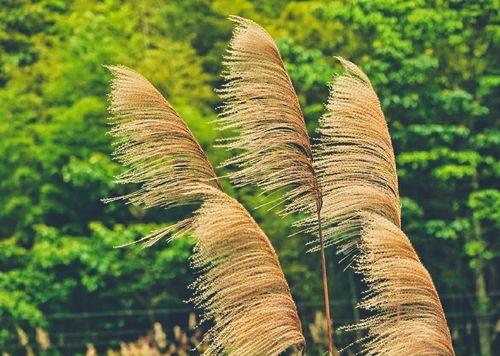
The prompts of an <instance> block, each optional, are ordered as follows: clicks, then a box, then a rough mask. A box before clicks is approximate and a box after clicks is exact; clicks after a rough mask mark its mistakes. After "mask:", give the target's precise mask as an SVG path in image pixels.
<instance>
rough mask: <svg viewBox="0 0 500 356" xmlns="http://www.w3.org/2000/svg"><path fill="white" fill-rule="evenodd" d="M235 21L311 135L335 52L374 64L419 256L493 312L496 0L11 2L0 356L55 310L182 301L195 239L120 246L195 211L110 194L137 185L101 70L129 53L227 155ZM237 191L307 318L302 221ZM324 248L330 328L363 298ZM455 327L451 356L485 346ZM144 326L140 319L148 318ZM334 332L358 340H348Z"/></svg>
mask: <svg viewBox="0 0 500 356" xmlns="http://www.w3.org/2000/svg"><path fill="white" fill-rule="evenodd" d="M228 14H237V15H242V16H246V17H250V18H252V19H254V20H256V21H258V22H260V23H262V24H263V25H264V26H265V27H266V28H268V29H269V30H270V32H271V34H272V35H273V36H274V37H275V38H277V39H278V45H279V48H280V50H281V53H282V55H283V58H284V60H285V62H286V66H287V69H288V70H289V72H290V74H291V77H292V80H293V82H294V85H295V87H296V89H297V92H298V94H299V99H300V101H301V104H302V107H303V110H304V113H305V116H306V119H307V121H308V122H307V124H308V128H309V129H310V131H311V133H313V132H314V129H315V127H316V126H317V119H318V117H319V116H320V115H321V114H322V112H323V104H324V102H325V100H326V98H327V95H328V90H327V84H328V83H329V82H330V81H331V80H332V79H333V74H334V73H335V72H337V71H338V70H339V67H338V66H337V64H336V62H335V60H334V59H333V57H332V56H333V55H341V56H344V57H347V58H348V59H350V60H352V61H354V62H356V63H357V64H358V65H360V67H361V68H362V69H363V70H365V71H366V72H367V74H368V75H369V77H370V78H371V80H372V82H373V85H374V87H375V90H376V91H377V93H378V94H379V96H380V99H381V102H382V106H383V109H384V112H385V113H386V117H387V119H388V121H389V125H390V130H391V135H392V138H393V142H394V147H395V150H396V154H397V162H398V172H399V178H400V190H401V194H402V196H403V198H402V204H403V224H404V227H405V230H406V232H407V233H408V235H409V236H410V238H411V239H412V240H413V241H414V243H415V246H416V249H417V251H418V252H419V255H420V256H421V259H422V261H423V263H424V265H426V266H427V267H428V268H429V271H430V273H431V274H432V276H433V279H434V281H435V283H436V285H437V288H438V290H439V291H440V293H441V294H442V295H446V294H450V293H452V294H467V295H475V296H477V297H476V298H475V299H474V300H473V304H474V305H475V306H476V307H477V308H476V310H480V311H481V312H482V313H493V312H494V311H495V310H498V307H499V306H498V305H495V303H494V302H493V301H492V300H493V299H491V300H490V299H488V298H483V297H481V295H482V294H481V293H483V292H484V293H486V295H487V294H488V293H489V292H498V290H499V285H498V278H495V277H496V275H495V272H494V269H495V266H498V258H499V257H500V256H499V251H500V247H499V241H498V238H497V237H498V235H499V232H500V215H499V214H500V213H499V212H500V192H499V190H498V183H497V182H498V179H499V175H500V164H499V162H498V156H499V150H498V148H499V147H500V132H499V128H498V117H499V103H498V96H499V95H498V94H499V84H500V73H499V69H498V65H497V62H498V47H499V40H500V26H499V25H498V23H499V18H498V4H497V3H496V2H495V1H492V0H481V1H460V0H454V1H430V0H418V1H403V0H390V1H382V0H376V1H364V0H363V1H285V0H273V1H260V0H258V1H249V0H236V1H235V0H232V1H226V0H214V1H208V0H187V1H180V0H175V1H165V2H157V1H152V0H147V1H138V0H105V1H92V0H73V1H59V0H41V1H25V0H23V1H11V0H5V1H2V2H1V6H0V103H2V104H1V105H0V136H1V139H0V207H1V209H0V266H1V268H0V320H1V322H0V349H4V348H7V347H11V346H12V345H13V344H16V343H17V340H16V338H17V336H16V332H15V330H16V328H18V327H21V328H23V329H25V330H28V331H29V330H32V331H33V330H34V328H36V327H43V328H47V329H48V331H49V334H51V335H54V333H56V332H57V330H60V329H58V326H57V319H53V318H51V316H53V315H60V314H61V313H62V314H68V313H80V312H96V313H97V312H105V311H109V310H125V309H126V310H137V309H154V308H170V307H175V306H180V305H182V304H181V303H182V300H183V299H185V298H186V297H187V295H188V292H187V291H186V287H187V285H188V283H189V281H190V279H191V278H192V277H191V272H190V270H189V268H188V262H187V261H186V259H187V257H188V255H189V251H190V242H189V241H188V240H184V241H178V242H176V243H174V244H172V245H170V246H168V247H167V246H165V245H164V244H161V243H160V244H159V245H158V246H156V247H155V248H153V249H150V250H140V249H139V248H138V247H137V246H133V247H129V248H126V249H113V246H116V245H119V244H121V243H125V242H130V241H133V240H134V239H136V238H139V237H140V236H143V235H144V234H145V233H147V232H148V231H149V230H150V229H152V228H154V227H155V226H158V225H162V226H163V225H165V224H168V223H170V222H172V221H175V220H177V219H178V218H179V217H182V216H184V214H185V213H186V210H185V209H189V208H182V209H177V210H175V211H170V212H167V213H165V212H164V211H162V210H161V209H155V210H152V211H144V210H143V209H141V208H139V207H132V206H125V205H123V204H120V203H114V204H110V205H104V204H102V203H101V202H100V199H101V198H103V197H109V196H115V195H118V194H121V193H124V192H127V191H129V189H131V188H130V187H122V186H116V185H115V184H114V183H113V182H112V177H113V176H114V175H116V174H118V173H119V172H120V170H121V168H120V167H119V165H118V164H116V163H115V162H113V161H112V159H111V157H110V155H109V153H110V152H111V144H110V138H109V136H107V135H106V134H105V133H106V131H107V129H108V125H107V124H106V117H107V113H106V105H107V103H106V94H107V92H108V91H109V75H108V73H107V71H106V69H105V68H104V67H103V65H104V64H115V63H120V64H124V65H127V66H130V67H132V68H134V69H136V70H138V71H139V72H141V73H142V74H144V75H145V76H147V77H148V78H149V79H150V80H151V81H152V82H153V84H155V85H156V86H158V88H160V90H161V91H162V92H163V94H165V96H166V97H167V98H168V99H169V100H170V101H171V102H172V103H173V104H174V105H175V106H176V108H177V110H178V111H179V112H180V113H181V114H182V116H183V117H184V118H185V119H186V121H187V122H188V123H189V125H190V127H191V128H192V130H193V132H194V133H195V135H196V136H197V137H198V139H199V140H200V142H201V144H202V146H203V148H204V149H206V150H207V152H208V155H209V157H210V158H211V159H212V161H213V162H214V163H219V162H221V161H222V160H224V159H225V158H227V157H228V156H229V153H227V152H221V151H220V150H218V149H216V148H214V147H213V143H214V142H215V140H216V138H217V137H218V134H219V133H218V132H217V131H216V130H214V129H213V125H212V124H211V122H212V121H213V119H214V117H215V115H216V112H217V110H214V108H215V107H216V106H217V105H218V100H217V96H216V95H215V94H214V92H213V90H212V87H214V86H215V87H217V86H219V85H220V84H221V81H220V76H219V74H220V68H221V60H222V55H223V53H224V48H225V47H226V45H227V41H228V39H229V37H230V32H231V28H232V25H231V23H230V22H229V21H227V20H226V19H225V17H226V16H227V15H228ZM219 173H220V174H223V173H224V172H219ZM223 184H224V185H225V186H226V187H228V184H227V182H223ZM228 191H231V192H232V193H233V194H235V195H236V196H238V198H239V199H240V200H241V201H242V202H243V203H244V204H246V205H247V206H248V207H249V208H250V211H252V212H253V215H254V216H255V217H256V220H257V221H258V222H259V223H261V225H262V227H263V229H264V230H265V231H266V233H267V234H268V235H269V236H270V238H271V240H272V241H273V244H274V245H275V247H276V250H277V251H278V253H279V256H280V259H281V262H282V264H283V267H284V270H285V273H286V275H287V278H288V280H289V282H290V285H291V288H292V292H293V293H294V297H295V298H296V300H297V301H298V302H299V303H301V305H304V306H303V307H302V306H301V308H302V309H301V311H302V314H303V315H302V316H303V319H304V324H305V325H307V323H308V322H310V321H312V312H311V311H312V309H308V307H307V306H308V305H315V304H320V303H321V293H320V290H321V289H320V288H321V285H320V278H319V261H318V259H317V256H315V255H305V253H304V251H305V250H306V246H304V242H305V241H308V237H306V236H301V235H298V236H294V237H290V236H289V235H291V234H292V233H294V232H296V231H295V229H293V228H292V226H291V225H292V223H293V221H295V219H297V217H289V218H286V219H284V220H279V219H278V218H277V216H276V214H275V212H269V211H268V210H267V209H266V208H260V209H256V210H253V209H252V208H254V207H257V206H258V205H260V204H261V203H262V202H263V201H262V198H261V197H260V196H259V195H258V192H257V191H255V190H253V189H249V188H247V189H242V190H234V189H230V188H229V187H228ZM327 253H328V258H329V261H331V266H330V268H331V269H332V271H331V273H330V275H332V276H333V278H332V282H333V287H332V290H333V305H334V307H333V315H334V320H335V319H337V320H339V324H342V323H343V320H351V319H352V318H353V316H354V317H355V315H356V314H355V312H352V310H351V309H350V308H346V305H345V304H336V301H339V302H341V301H342V300H351V299H353V298H356V297H357V294H358V293H357V290H359V289H361V284H359V283H357V284H356V283H354V282H353V280H352V276H351V275H349V274H346V273H342V271H341V268H340V267H339V266H338V265H337V264H334V262H333V261H335V262H337V257H336V256H335V254H334V251H333V249H331V250H329V251H327ZM481 280H483V281H484V283H482V282H481ZM481 288H482V289H481ZM302 303H303V304H302ZM444 305H445V309H447V308H449V309H447V311H449V310H451V311H452V312H453V311H454V309H453V308H459V309H460V308H462V309H463V306H460V305H459V306H458V307H457V306H455V305H452V304H447V302H446V300H444ZM347 306H349V304H347ZM466 307H468V308H469V309H472V306H471V305H470V304H467V306H466ZM319 308H320V307H318V308H317V309H319ZM458 312H462V310H458ZM469 319H470V318H469ZM469 319H468V322H469V321H470V320H469ZM449 321H450V323H451V325H452V332H455V333H458V334H457V335H458V338H457V339H456V340H455V346H456V348H457V352H458V353H459V354H461V353H464V354H476V353H478V352H479V351H478V350H482V352H483V355H487V346H485V342H486V341H485V340H486V339H484V338H483V336H481V335H484V329H483V331H481V335H479V339H480V341H479V342H477V341H476V339H477V338H476V334H473V336H471V337H470V338H468V336H465V333H463V330H462V329H459V328H458V326H457V328H455V329H454V326H455V325H458V324H455V320H454V319H453V318H451V319H450V318H449ZM493 321H494V320H491V322H493ZM130 322H131V321H130V319H126V318H123V317H118V318H116V319H109V320H104V319H99V320H98V321H95V320H88V321H84V322H82V324H80V323H79V322H76V321H75V322H74V323H71V322H68V324H67V325H65V328H68V329H69V330H73V331H78V330H83V329H89V330H112V329H123V328H126V326H127V325H128V323H130ZM141 323H142V324H140V325H139V326H137V327H141V328H147V327H150V324H148V321H147V320H146V321H144V320H143V321H141ZM137 327H136V328H137ZM486 331H488V330H486ZM489 332H490V334H491V333H493V330H492V329H491V328H490V330H489ZM135 336H137V335H131V337H132V338H134V337H135ZM337 336H338V337H341V338H342V343H343V344H345V345H347V344H348V341H349V340H350V339H348V338H347V339H346V342H344V337H346V336H345V335H337ZM490 339H492V337H491V338H490ZM471 340H472V341H471ZM497 340H498V337H497ZM490 341H491V340H490ZM496 342H498V341H496ZM82 350H83V349H82ZM485 350H486V351H485ZM80 351H81V350H80ZM311 352H314V346H313V347H312V348H311Z"/></svg>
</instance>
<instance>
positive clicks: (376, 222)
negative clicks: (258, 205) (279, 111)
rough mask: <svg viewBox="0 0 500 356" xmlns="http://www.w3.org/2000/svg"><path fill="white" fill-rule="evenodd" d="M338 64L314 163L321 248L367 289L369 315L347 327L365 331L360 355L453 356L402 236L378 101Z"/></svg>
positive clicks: (435, 300)
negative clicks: (346, 259)
mask: <svg viewBox="0 0 500 356" xmlns="http://www.w3.org/2000/svg"><path fill="white" fill-rule="evenodd" d="M338 59H339V61H340V62H341V63H342V65H343V66H344V68H345V70H346V73H345V74H343V75H341V76H338V77H337V78H335V80H334V82H333V83H332V85H331V88H330V98H329V101H328V103H327V106H326V108H327V113H326V114H325V115H324V116H323V117H322V118H321V120H320V129H319V132H320V134H321V139H320V143H319V144H318V145H317V146H316V147H315V157H316V159H317V160H316V162H317V164H318V167H321V169H320V170H319V175H320V181H321V183H322V187H323V192H324V195H323V197H324V206H325V208H324V215H325V216H326V219H325V220H326V221H328V222H329V224H330V225H329V226H327V227H326V229H325V233H326V234H325V235H326V236H327V241H326V242H327V244H331V243H337V244H339V245H340V249H339V250H340V252H341V253H345V254H346V255H347V256H350V257H351V258H352V260H351V264H352V266H353V268H354V270H355V271H356V272H358V273H360V274H361V275H362V276H363V280H364V281H366V283H367V289H368V291H367V292H366V293H365V295H364V297H363V300H362V301H361V302H360V304H359V307H360V308H363V309H365V310H367V311H369V312H371V313H372V316H370V317H367V318H366V319H364V320H362V321H361V322H360V323H359V324H358V325H354V326H352V327H348V328H347V329H366V330H367V331H368V337H367V339H365V340H364V341H365V342H364V343H363V353H364V354H366V355H448V356H449V355H454V351H453V347H452V343H451V337H450V332H449V330H448V326H447V323H446V317H445V315H444V312H443V308H442V306H441V302H440V300H439V296H438V294H437V291H436V288H435V286H434V284H433V282H432V279H431V276H430V275H429V273H428V272H427V270H426V269H425V267H424V266H423V265H422V263H421V262H420V260H419V258H418V256H417V254H416V252H415V250H414V249H413V247H412V245H411V243H410V241H409V239H408V238H407V237H406V235H405V234H404V233H403V231H402V230H401V222H400V216H401V212H400V202H399V193H398V182H397V173H396V163H395V159H394V151H393V148H392V143H391V138H390V136H389V131H388V128H387V124H386V121H385V118H384V115H383V113H382V110H381V108H380V103H379V101H378V98H377V95H376V94H375V92H374V90H373V88H372V86H371V84H370V81H369V80H368V78H367V76H366V75H365V74H364V73H363V72H362V71H361V70H360V69H359V68H358V67H357V66H355V65H354V64H353V63H351V62H349V61H346V60H344V59H342V58H338ZM309 223H310V224H311V223H312V222H309ZM316 248H319V247H318V246H317V247H316Z"/></svg>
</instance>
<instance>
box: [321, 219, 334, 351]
mask: <svg viewBox="0 0 500 356" xmlns="http://www.w3.org/2000/svg"><path fill="white" fill-rule="evenodd" d="M318 235H319V243H320V254H321V276H322V278H321V280H322V283H323V300H324V303H325V317H326V320H327V325H326V331H327V333H328V354H329V355H333V348H334V347H335V345H334V343H333V338H332V328H333V324H332V323H333V322H332V318H331V316H330V297H329V296H328V277H327V275H326V258H325V246H324V244H323V229H322V228H321V209H318Z"/></svg>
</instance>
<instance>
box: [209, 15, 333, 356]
mask: <svg viewBox="0 0 500 356" xmlns="http://www.w3.org/2000/svg"><path fill="white" fill-rule="evenodd" d="M231 19H232V20H233V21H234V22H235V23H236V28H235V29H234V31H233V38H232V39H231V42H230V45H229V49H228V54H227V56H226V58H225V61H224V64H225V66H226V73H225V75H224V77H225V79H226V81H227V82H226V84H225V85H224V86H223V87H222V88H221V90H220V96H221V98H222V99H223V101H224V110H223V112H222V114H221V116H220V118H219V120H218V121H219V124H220V127H221V128H222V129H229V130H232V131H234V132H235V133H236V136H235V137H232V138H229V139H226V140H225V141H223V143H222V146H224V147H226V148H228V149H234V150H238V151H242V152H241V153H240V154H238V155H237V156H235V157H234V158H232V159H230V160H228V161H226V162H224V165H225V166H228V165H236V166H237V167H238V168H239V170H238V171H236V172H234V173H231V174H230V178H231V179H232V181H233V183H235V184H236V185H237V186H242V185H246V184H256V185H257V186H259V187H260V188H261V189H262V190H263V191H264V192H273V191H277V190H283V189H284V188H285V187H286V188H288V190H287V191H286V192H285V193H284V201H285V211H284V212H285V213H305V214H306V215H308V216H310V219H311V220H313V221H314V222H315V228H314V232H315V234H316V236H318V238H319V241H320V255H321V266H322V282H323V292H324V303H325V314H326V322H327V333H328V338H329V340H328V341H329V342H328V349H329V350H328V351H329V354H330V355H333V352H334V351H333V350H334V344H333V336H332V322H331V316H330V306H329V296H328V282H327V274H326V261H325V254H324V248H323V246H322V243H323V235H322V228H321V224H322V221H323V218H322V211H323V209H322V208H323V206H324V205H323V192H322V187H321V186H320V184H319V181H318V175H317V173H316V171H315V166H314V163H313V155H312V148H311V143H310V140H309V136H308V133H307V129H306V125H305V121H304V115H303V114H302V110H301V108H300V104H299V100H298V98H297V95H296V93H295V90H294V88H293V85H292V81H291V79H290V76H289V75H288V72H287V71H286V69H285V66H284V64H283V61H282V59H281V55H280V53H279V50H278V48H277V46H276V44H275V43H274V40H273V39H272V37H271V36H270V35H269V34H268V33H267V32H266V31H265V30H264V29H263V28H262V27H260V26H259V25H258V24H256V23H255V22H253V21H251V20H247V19H243V18H241V17H235V16H232V17H231Z"/></svg>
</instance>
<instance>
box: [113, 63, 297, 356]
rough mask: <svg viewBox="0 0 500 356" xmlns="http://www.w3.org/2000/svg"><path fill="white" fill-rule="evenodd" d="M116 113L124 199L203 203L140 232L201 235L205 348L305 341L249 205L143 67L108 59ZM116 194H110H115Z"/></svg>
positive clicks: (258, 351)
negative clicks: (234, 194) (128, 189)
mask: <svg viewBox="0 0 500 356" xmlns="http://www.w3.org/2000/svg"><path fill="white" fill-rule="evenodd" d="M109 69H110V70H111V72H112V73H113V75H114V80H113V83H112V92H111V95H110V97H111V105H110V112H111V113H112V115H113V118H112V119H111V120H112V121H111V122H112V124H113V125H114V126H113V128H112V130H111V134H112V135H113V136H115V137H116V141H117V146H116V149H115V152H114V154H115V156H116V158H117V159H118V160H119V161H120V162H122V163H123V164H124V165H125V166H126V167H128V170H127V171H125V173H123V174H122V175H120V176H119V177H118V181H119V182H121V183H135V184H140V188H139V189H138V190H137V191H135V192H133V193H131V194H128V195H125V196H121V197H118V198H114V199H125V200H128V201H129V202H131V203H133V204H140V205H143V206H145V207H154V206H166V207H168V206H175V205H178V204H186V203H194V202H198V203H201V206H200V208H199V209H198V210H197V211H196V212H195V213H194V214H193V216H191V217H189V218H187V219H185V220H183V221H181V222H179V223H177V224H174V225H172V226H168V227H166V228H164V229H160V230H158V231H155V232H153V233H152V234H151V235H149V236H147V237H146V238H144V239H142V241H143V242H145V244H146V246H147V245H150V244H152V243H154V242H156V241H158V240H159V239H161V238H162V237H164V236H166V235H168V236H170V239H174V238H179V237H181V236H184V235H186V234H193V235H194V237H195V247H194V254H193V256H192V258H191V261H192V264H193V266H194V267H195V268H196V269H197V270H199V271H200V276H199V277H198V279H197V280H196V281H195V283H194V284H193V288H194V290H195V296H194V298H193V302H194V304H195V305H197V306H199V307H202V308H203V309H204V312H205V314H204V320H206V321H208V322H209V323H210V324H212V325H213V326H212V327H211V328H210V329H209V331H208V332H207V334H206V336H205V341H206V342H207V343H208V344H209V345H210V347H209V349H208V350H207V351H206V352H205V354H206V355H218V354H222V353H229V354H234V355H248V356H252V355H278V354H279V353H280V352H282V351H284V350H286V349H288V348H290V347H292V346H295V347H297V348H299V349H301V348H304V346H305V341H304V336H303V335H302V330H301V325H300V320H299V318H298V314H297V309H296V306H295V303H294V301H293V299H292V297H291V293H290V290H289V287H288V284H287V282H286V280H285V277H284V275H283V272H282V270H281V267H280V264H279V261H278V257H277V255H276V253H275V251H274V249H273V247H272V245H271V243H270V241H269V239H268V238H267V236H266V235H265V234H264V233H263V232H262V230H260V228H259V227H258V226H257V224H256V223H255V221H254V220H253V219H252V217H251V216H250V214H249V213H248V212H247V211H246V210H245V208H244V207H243V206H242V205H241V204H239V203H238V202H237V201H236V200H234V199H233V198H231V197H230V196H228V195H227V194H226V193H224V192H223V190H222V188H221V185H220V184H219V182H218V179H217V176H216V174H215V172H214V170H213V167H212V165H211V164H210V162H209V161H208V159H207V157H206V155H205V153H204V152H203V150H202V149H201V147H200V145H199V144H198V142H197V141H196V139H195V138H194V136H193V135H192V133H191V132H190V130H189V128H188V127H187V126H186V124H185V123H184V121H183V120H182V119H181V117H180V116H179V115H178V114H177V113H176V111H175V110H174V109H173V107H172V106H171V105H170V104H169V103H168V101H167V100H166V99H165V98H164V97H163V96H162V95H161V94H160V93H159V92H158V91H157V90H156V89H155V88H154V86H153V85H151V84H150V83H149V82H148V81H147V80H146V79H145V78H144V77H142V76H141V75H140V74H138V73H136V72H134V71H132V70H131V69H128V68H125V67H121V66H110V67H109ZM114 199H112V200H114Z"/></svg>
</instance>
